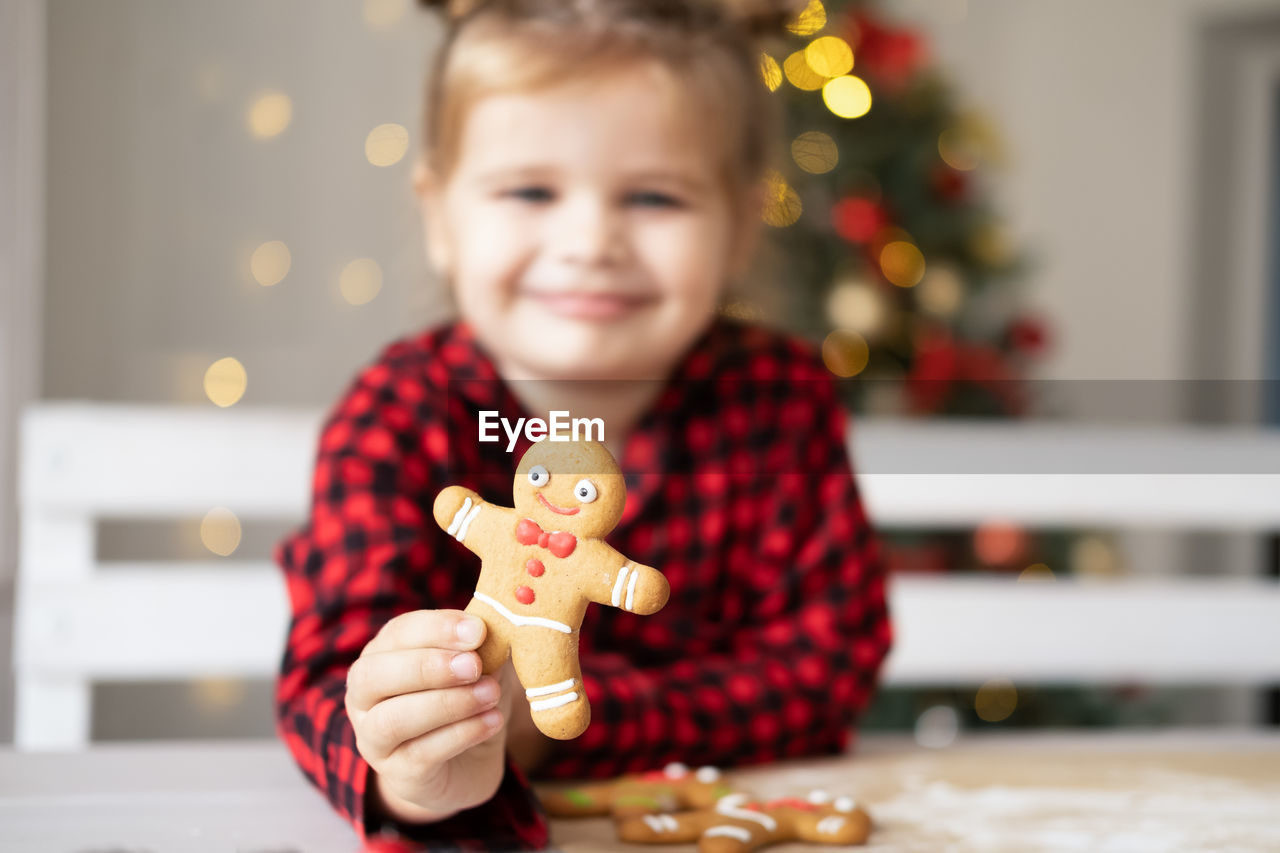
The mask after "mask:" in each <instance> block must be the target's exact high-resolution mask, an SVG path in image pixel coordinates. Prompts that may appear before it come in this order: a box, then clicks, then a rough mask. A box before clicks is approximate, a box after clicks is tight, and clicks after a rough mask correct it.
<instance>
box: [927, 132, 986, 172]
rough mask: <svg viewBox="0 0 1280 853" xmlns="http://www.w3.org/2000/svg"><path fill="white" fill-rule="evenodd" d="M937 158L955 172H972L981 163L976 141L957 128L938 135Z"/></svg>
mask: <svg viewBox="0 0 1280 853" xmlns="http://www.w3.org/2000/svg"><path fill="white" fill-rule="evenodd" d="M938 156H939V157H941V158H942V160H943V162H945V163H946V164H947V165H948V166H950V167H951V168H953V169H955V170H956V171H957V172H968V171H972V170H973V169H976V168H978V165H979V163H980V162H981V156H980V151H979V146H978V141H977V140H976V139H975V138H974V137H973V135H972V134H970V133H967V132H966V131H965V130H964V129H962V128H958V127H952V128H948V129H946V130H944V131H942V133H940V134H938Z"/></svg>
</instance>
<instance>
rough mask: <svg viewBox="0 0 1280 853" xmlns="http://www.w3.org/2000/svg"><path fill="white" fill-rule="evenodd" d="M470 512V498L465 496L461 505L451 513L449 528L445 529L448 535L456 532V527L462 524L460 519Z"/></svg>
mask: <svg viewBox="0 0 1280 853" xmlns="http://www.w3.org/2000/svg"><path fill="white" fill-rule="evenodd" d="M469 512H471V498H467V499H466V500H464V501H463V502H462V506H461V507H459V508H458V511H457V512H456V513H454V514H453V521H452V522H451V523H450V524H449V529H448V530H446V531H445V533H448V534H449V535H450V536H453V535H454V534H456V533H457V532H458V528H459V527H461V526H462V519H464V518H466V517H467V513H469Z"/></svg>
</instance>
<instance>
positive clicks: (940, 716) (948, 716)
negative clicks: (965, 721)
mask: <svg viewBox="0 0 1280 853" xmlns="http://www.w3.org/2000/svg"><path fill="white" fill-rule="evenodd" d="M959 733H960V715H959V714H957V713H956V709H955V708H952V707H951V706H950V705H934V706H933V707H931V708H927V709H925V711H924V712H923V713H921V714H920V716H919V717H917V718H916V729H915V736H916V743H918V744H919V745H920V746H923V747H924V748H925V749H945V748H946V747H948V746H951V744H953V743H955V739H956V735H958V734H959Z"/></svg>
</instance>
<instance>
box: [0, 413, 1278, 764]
mask: <svg viewBox="0 0 1280 853" xmlns="http://www.w3.org/2000/svg"><path fill="white" fill-rule="evenodd" d="M319 425H320V414H319V413H318V412H299V411H288V410H265V409H252V408H241V407H237V408H234V409H227V410H223V409H216V410H215V409H206V408H175V407H163V406H133V405H128V406H125V405H108V404H88V403H72V402H47V403H41V404H38V405H36V406H33V407H32V408H30V409H29V410H28V411H27V412H26V413H25V415H24V418H23V423H22V446H21V451H20V456H21V472H20V479H21V482H20V510H21V524H22V541H21V556H20V566H19V577H18V589H17V612H16V615H15V655H14V657H15V664H14V668H15V686H16V694H17V706H16V731H15V742H16V743H17V744H18V746H19V747H20V748H23V749H74V748H78V747H81V746H83V745H84V744H86V743H87V742H88V740H89V733H90V713H91V700H90V695H91V693H90V691H91V685H92V684H93V683H94V682H95V681H110V680H115V679H143V680H145V679H189V678H200V677H208V676H241V677H259V678H261V677H270V676H271V675H273V674H274V672H275V671H276V667H277V666H278V663H279V657H280V651H281V646H282V642H283V637H284V631H285V626H286V620H287V601H286V596H285V593H284V588H283V583H282V580H281V576H280V573H279V570H278V569H277V568H276V567H275V566H274V565H273V564H272V563H271V562H270V561H269V560H268V559H266V557H265V555H258V558H257V559H242V558H240V557H238V556H233V557H231V558H225V559H222V560H219V561H217V562H200V563H195V564H185V565H184V564H179V563H164V564H156V563H128V564H113V563H106V562H103V561H100V560H99V559H98V558H97V555H96V550H97V549H96V538H97V525H98V523H99V522H100V521H102V520H104V519H142V518H146V519H155V518H161V519H179V518H200V517H203V516H204V515H205V513H207V512H208V511H209V510H210V509H211V508H213V507H215V506H225V507H228V508H230V509H232V510H233V511H234V512H235V513H236V514H237V516H238V517H239V518H240V519H241V520H242V521H253V520H257V519H285V520H289V521H291V522H293V523H297V522H299V521H300V520H301V519H302V518H303V517H304V514H305V511H306V507H307V502H308V499H309V493H310V480H311V467H312V464H313V462H314V447H315V441H316V438H317V434H318V429H319ZM850 443H851V448H852V451H853V455H854V459H855V462H856V464H857V467H858V469H859V477H860V482H861V484H862V489H863V493H864V495H865V498H866V501H867V506H868V510H869V513H870V514H871V516H872V519H873V521H874V523H875V524H876V525H877V526H879V527H882V528H885V529H888V528H906V527H956V528H968V527H975V526H977V525H978V524H981V523H983V522H986V521H990V520H992V519H994V518H999V519H1005V520H1009V521H1013V522H1019V523H1023V524H1027V525H1032V526H1034V525H1053V526H1075V525H1081V526H1092V527H1113V528H1115V527H1126V526H1144V527H1151V526H1157V527H1159V526H1163V527H1167V528H1176V529H1184V528H1188V527H1196V528H1205V529H1210V528H1212V529H1222V530H1236V531H1254V532H1269V531H1275V530H1278V529H1280V435H1277V434H1275V433H1260V432H1257V431H1247V430H1209V429H1193V428H1166V429H1097V428H1095V429H1086V428H1076V427H1066V426H1057V425H1050V424H1043V423H1040V424H1037V423H1012V424H964V423H961V424H956V423H947V422H939V423H927V422H926V423H916V422H890V421H879V420H874V419H864V420H859V421H857V423H856V426H855V428H854V430H853V431H852V433H851V437H850ZM1175 459H1176V460H1179V464H1180V465H1183V466H1184V470H1187V471H1190V472H1191V473H1151V471H1152V470H1160V466H1161V465H1164V466H1166V467H1167V461H1166V460H1175ZM1187 460H1191V461H1190V462H1188V461H1187ZM1126 471H1127V472H1130V473H1126ZM1196 471H1199V473H1195V472H1196ZM1215 471H1219V472H1225V473H1213V472H1215ZM1241 471H1258V472H1262V473H1239V472H1241ZM1073 472H1074V473H1073ZM1100 472H1112V473H1100ZM1232 472H1234V473H1232ZM890 596H891V607H892V609H893V619H894V622H895V632H896V636H897V640H896V645H895V648H894V651H893V654H892V655H891V657H890V659H889V662H888V668H887V673H886V677H887V680H888V682H889V683H894V684H954V685H963V684H973V683H979V682H981V681H984V680H986V679H988V678H992V677H996V676H1003V677H1007V678H1012V679H1015V680H1022V681H1035V682H1092V683H1107V682H1120V681H1128V680H1131V679H1134V680H1142V681H1151V682H1164V683H1184V684H1186V683H1218V684H1253V685H1264V684H1270V683H1278V682H1280V652H1277V649H1280V584H1277V583H1276V582H1274V581H1271V580H1267V579H1262V578H1252V579H1251V578H1240V577H1229V578H1220V579H1215V578H1179V577H1169V576H1164V577H1158V578H1149V579H1127V580H1109V581H1102V580H1094V581H1086V580H1068V581H1059V582H1057V583H1053V584H1047V583H1032V584H1026V583H1015V582H1013V581H1012V580H1011V579H1010V578H1004V577H997V578H990V577H975V576H968V577H966V576H897V577H894V578H893V579H892V582H891V586H890ZM1011 638H1016V640H1015V641H1012V642H1011Z"/></svg>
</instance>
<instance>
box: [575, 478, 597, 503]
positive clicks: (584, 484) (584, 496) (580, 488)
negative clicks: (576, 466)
mask: <svg viewBox="0 0 1280 853" xmlns="http://www.w3.org/2000/svg"><path fill="white" fill-rule="evenodd" d="M573 495H574V497H576V498H577V499H578V500H579V501H581V502H582V503H584V504H589V503H591V502H592V501H593V500H595V499H596V484H595V483H593V482H591V481H590V480H579V481H578V484H577V485H576V486H574V487H573Z"/></svg>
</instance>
